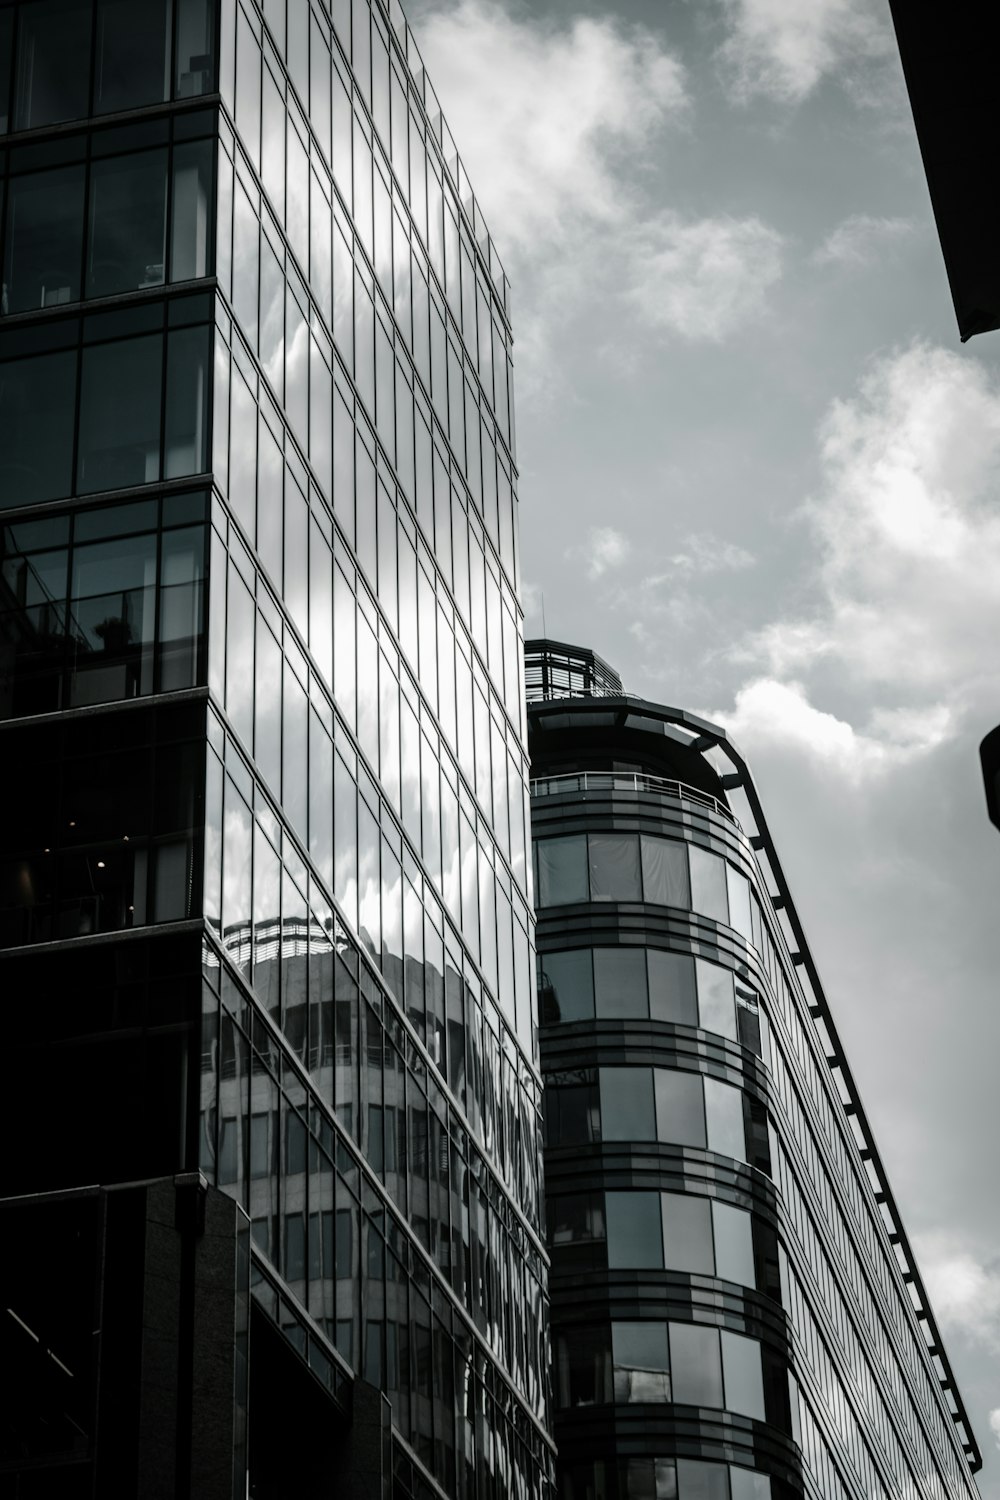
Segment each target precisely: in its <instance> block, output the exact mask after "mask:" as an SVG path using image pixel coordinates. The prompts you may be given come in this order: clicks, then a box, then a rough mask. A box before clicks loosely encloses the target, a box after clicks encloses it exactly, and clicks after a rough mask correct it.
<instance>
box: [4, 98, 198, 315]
mask: <svg viewBox="0 0 1000 1500" xmlns="http://www.w3.org/2000/svg"><path fill="white" fill-rule="evenodd" d="M169 134H170V121H169V120H166V119H162V120H156V121H150V122H147V123H144V124H142V125H132V126H125V127H119V128H117V129H110V130H104V131H100V132H97V133H95V134H94V135H93V136H74V137H70V138H68V139H65V140H60V141H58V142H54V143H53V144H52V146H50V147H49V148H47V150H46V152H45V159H46V168H45V170H44V171H22V170H20V165H21V161H22V159H25V158H27V157H29V156H30V158H31V164H32V165H37V157H38V152H37V149H31V150H30V151H29V150H27V149H26V150H22V151H20V152H18V151H14V152H12V153H11V161H10V172H11V176H10V178H9V181H8V183H7V206H6V212H5V215H4V226H5V227H4V246H3V292H2V298H0V312H3V313H16V312H25V311H28V310H30V309H32V308H43V307H57V306H60V305H61V304H63V303H66V302H79V301H80V300H81V299H82V298H89V297H107V296H110V295H111V294H113V293H116V292H132V291H137V290H139V291H141V290H144V289H146V288H148V287H155V286H162V285H163V284H164V283H165V282H168V281H189V280H192V279H193V278H195V277H200V276H206V275H208V273H209V270H210V269H211V264H212V249H211V233H212V215H211V205H212V202H213V187H212V175H213V173H212V157H213V146H212V140H211V139H205V140H197V139H192V138H191V137H197V136H213V137H214V134H215V116H214V115H212V114H208V113H207V112H202V111H199V112H198V113H197V114H196V115H194V116H192V115H181V116H178V117H176V119H175V121H174V145H173V147H172V148H171V147H170V146H168V144H167V142H168V138H169ZM88 144H89V145H90V149H91V157H92V159H91V160H90V162H89V163H88V162H87V160H86V156H87V147H88ZM126 153H127V154H126ZM27 164H28V162H27V161H25V165H27Z"/></svg>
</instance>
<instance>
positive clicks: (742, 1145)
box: [705, 1078, 747, 1161]
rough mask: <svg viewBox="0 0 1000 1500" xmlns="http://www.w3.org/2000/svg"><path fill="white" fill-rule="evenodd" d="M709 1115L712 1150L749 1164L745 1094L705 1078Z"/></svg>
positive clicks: (709, 1146)
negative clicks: (744, 1108) (744, 1111)
mask: <svg viewBox="0 0 1000 1500" xmlns="http://www.w3.org/2000/svg"><path fill="white" fill-rule="evenodd" d="M705 1114H706V1117H707V1120H708V1149H709V1150H710V1151H718V1152H719V1154H720V1156H732V1157H734V1158H735V1159H736V1161H746V1159H747V1147H746V1131H745V1129H744V1126H743V1094H742V1092H741V1091H740V1090H739V1089H737V1088H733V1087H732V1086H731V1085H730V1084H728V1083H720V1082H719V1080H718V1079H717V1078H706V1079H705Z"/></svg>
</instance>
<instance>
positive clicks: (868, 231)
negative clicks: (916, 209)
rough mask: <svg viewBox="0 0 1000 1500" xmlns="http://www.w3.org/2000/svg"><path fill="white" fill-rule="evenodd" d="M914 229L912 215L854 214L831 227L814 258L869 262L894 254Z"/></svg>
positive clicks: (854, 264)
mask: <svg viewBox="0 0 1000 1500" xmlns="http://www.w3.org/2000/svg"><path fill="white" fill-rule="evenodd" d="M912 233H913V221H912V220H911V219H900V218H878V217H873V216H872V215H871V214H851V215H850V217H849V218H846V219H844V220H843V221H842V222H841V223H840V224H838V225H837V226H836V228H834V229H832V230H831V231H830V233H829V234H828V235H827V237H826V239H825V240H824V241H823V243H822V244H821V245H820V246H819V247H818V249H817V250H816V251H815V253H814V254H813V257H812V258H813V260H814V261H815V262H816V264H817V265H821V266H824V265H834V266H846V267H859V266H867V265H871V264H872V262H873V261H876V260H878V259H879V258H880V257H883V256H885V255H888V254H891V252H892V250H893V248H894V247H895V246H897V245H898V244H899V243H900V241H901V240H904V239H906V238H907V236H908V235H911V234H912Z"/></svg>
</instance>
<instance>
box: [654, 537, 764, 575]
mask: <svg viewBox="0 0 1000 1500" xmlns="http://www.w3.org/2000/svg"><path fill="white" fill-rule="evenodd" d="M669 561H670V563H671V564H672V566H673V567H674V568H677V569H678V570H679V571H681V572H684V573H740V572H742V571H743V569H744V568H752V567H753V565H754V563H755V562H756V558H755V557H754V555H753V553H752V552H748V551H747V550H746V548H745V547H739V546H737V544H736V543H735V542H727V541H724V540H723V539H722V538H721V537H717V536H714V535H713V534H712V533H711V532H710V531H700V532H692V533H691V535H690V536H686V537H685V538H684V540H683V541H682V542H681V550H680V551H679V552H674V553H672V554H671V557H670V559H669Z"/></svg>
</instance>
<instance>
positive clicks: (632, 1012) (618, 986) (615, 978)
mask: <svg viewBox="0 0 1000 1500" xmlns="http://www.w3.org/2000/svg"><path fill="white" fill-rule="evenodd" d="M594 996H595V1005H596V1010H597V1014H598V1015H599V1016H648V1015H649V997H648V995H647V993H646V950H645V949H644V948H595V949H594Z"/></svg>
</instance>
